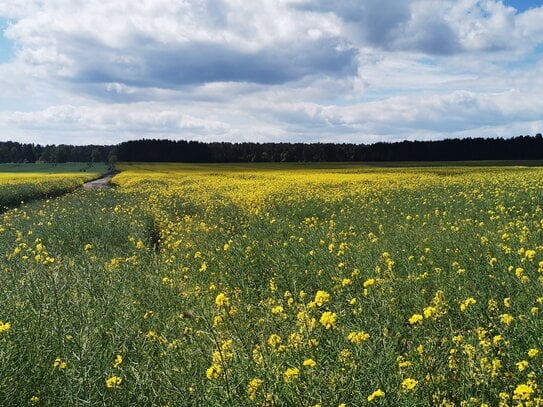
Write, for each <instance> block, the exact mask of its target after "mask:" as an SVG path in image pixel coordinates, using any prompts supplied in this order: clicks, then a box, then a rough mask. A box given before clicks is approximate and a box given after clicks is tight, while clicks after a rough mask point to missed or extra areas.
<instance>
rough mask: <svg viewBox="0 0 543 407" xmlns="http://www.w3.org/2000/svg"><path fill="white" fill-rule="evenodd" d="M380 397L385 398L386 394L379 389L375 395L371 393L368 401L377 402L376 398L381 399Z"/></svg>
mask: <svg viewBox="0 0 543 407" xmlns="http://www.w3.org/2000/svg"><path fill="white" fill-rule="evenodd" d="M379 397H385V392H384V391H383V390H381V389H377V390H375V391H374V392H373V393H371V394H370V395H369V396H368V401H373V400H375V399H376V398H379Z"/></svg>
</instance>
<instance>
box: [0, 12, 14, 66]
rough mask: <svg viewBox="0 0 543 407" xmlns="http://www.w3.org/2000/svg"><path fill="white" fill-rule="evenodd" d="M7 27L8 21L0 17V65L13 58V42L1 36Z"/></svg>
mask: <svg viewBox="0 0 543 407" xmlns="http://www.w3.org/2000/svg"><path fill="white" fill-rule="evenodd" d="M7 26H8V20H6V19H4V18H1V17H0V32H1V33H2V35H1V36H0V63H4V62H8V61H9V60H10V59H11V58H12V56H13V45H14V44H13V41H11V40H9V39H8V38H6V37H5V36H4V35H3V33H4V30H5V29H6V28H7Z"/></svg>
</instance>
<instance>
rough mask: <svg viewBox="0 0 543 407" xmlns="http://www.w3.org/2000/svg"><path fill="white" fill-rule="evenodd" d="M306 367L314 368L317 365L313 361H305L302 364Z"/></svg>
mask: <svg viewBox="0 0 543 407" xmlns="http://www.w3.org/2000/svg"><path fill="white" fill-rule="evenodd" d="M303 365H304V366H306V367H315V366H316V365H317V362H315V361H314V360H313V359H306V360H304V363H303Z"/></svg>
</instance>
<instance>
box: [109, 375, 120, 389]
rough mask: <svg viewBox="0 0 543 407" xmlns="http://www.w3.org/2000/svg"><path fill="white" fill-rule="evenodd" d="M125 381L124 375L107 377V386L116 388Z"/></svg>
mask: <svg viewBox="0 0 543 407" xmlns="http://www.w3.org/2000/svg"><path fill="white" fill-rule="evenodd" d="M122 382H123V379H122V377H119V376H111V377H110V378H109V379H106V387H107V388H108V389H115V388H117V387H119V386H120V385H121V383H122Z"/></svg>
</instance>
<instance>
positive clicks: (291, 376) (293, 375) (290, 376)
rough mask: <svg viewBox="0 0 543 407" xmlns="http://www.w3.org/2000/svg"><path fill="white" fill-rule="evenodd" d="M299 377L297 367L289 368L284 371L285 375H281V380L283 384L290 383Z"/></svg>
mask: <svg viewBox="0 0 543 407" xmlns="http://www.w3.org/2000/svg"><path fill="white" fill-rule="evenodd" d="M299 376H300V369H298V368H297V367H289V368H288V369H287V370H285V373H283V380H284V381H285V383H290V382H292V381H294V380H296V379H297V378H298V377H299Z"/></svg>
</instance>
